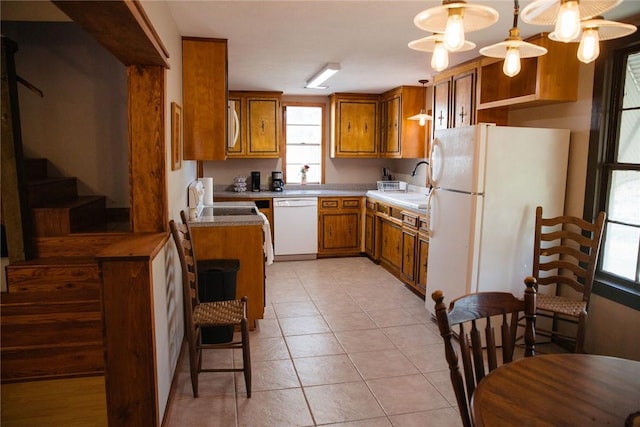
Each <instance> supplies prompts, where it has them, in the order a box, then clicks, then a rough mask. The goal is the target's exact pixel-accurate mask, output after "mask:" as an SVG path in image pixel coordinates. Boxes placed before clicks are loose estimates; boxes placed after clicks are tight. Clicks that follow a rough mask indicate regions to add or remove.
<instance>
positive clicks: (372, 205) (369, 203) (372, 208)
mask: <svg viewBox="0 0 640 427" xmlns="http://www.w3.org/2000/svg"><path fill="white" fill-rule="evenodd" d="M367 210H368V211H375V210H376V202H372V201H370V200H367Z"/></svg>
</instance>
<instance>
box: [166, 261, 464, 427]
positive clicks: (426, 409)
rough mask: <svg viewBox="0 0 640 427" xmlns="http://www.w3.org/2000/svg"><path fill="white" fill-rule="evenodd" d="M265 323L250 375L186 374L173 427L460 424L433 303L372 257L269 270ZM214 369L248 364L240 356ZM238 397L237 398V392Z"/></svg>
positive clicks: (181, 373) (210, 358)
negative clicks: (193, 378)
mask: <svg viewBox="0 0 640 427" xmlns="http://www.w3.org/2000/svg"><path fill="white" fill-rule="evenodd" d="M266 292H267V306H266V309H265V318H264V319H263V320H260V321H259V323H258V327H257V328H256V330H255V331H252V332H251V358H252V368H253V393H252V397H251V398H250V399H247V398H246V393H245V385H244V380H243V377H242V374H233V373H203V374H200V397H199V398H198V399H194V398H193V395H192V392H191V383H190V380H189V370H188V365H187V364H186V363H184V362H186V360H185V358H184V357H183V363H182V364H181V366H179V367H178V374H177V375H178V376H177V380H176V382H175V390H174V397H173V399H172V401H171V402H170V403H169V409H168V412H167V419H166V420H165V426H166V427H178V426H179V427H182V426H224V427H235V426H246V427H260V426H269V427H272V426H278V427H288V426H320V425H331V426H367V427H369V426H370V427H378V426H379V427H383V426H387V427H388V426H403V427H404V426H439V427H442V426H460V425H461V422H460V418H459V416H458V412H457V408H456V406H455V396H454V394H453V389H452V388H451V385H450V383H449V374H448V368H447V364H446V361H445V358H444V349H443V345H442V339H441V338H440V335H439V334H438V332H437V325H436V324H435V323H433V322H432V321H431V320H430V318H429V316H428V314H427V311H426V310H425V308H424V301H423V300H422V299H420V298H419V297H418V296H416V294H414V293H413V292H411V291H410V290H409V289H407V288H406V287H405V285H403V284H402V283H401V282H400V281H399V280H397V279H396V278H394V277H393V276H392V275H391V274H390V273H388V272H387V271H386V270H384V269H383V268H382V267H380V266H378V265H376V264H374V263H372V262H371V261H370V260H369V259H367V258H360V257H358V258H334V259H322V260H314V261H290V262H278V263H275V264H273V265H271V266H269V267H267V282H266ZM205 354H206V355H207V356H206V357H207V358H206V359H205V364H206V363H207V362H209V363H217V364H221V363H222V364H227V365H228V366H231V365H232V364H234V363H236V364H241V360H242V359H241V355H240V352H239V351H238V352H237V353H236V354H233V353H231V351H229V352H226V351H217V352H211V351H209V352H205ZM236 390H237V392H238V393H237V394H236Z"/></svg>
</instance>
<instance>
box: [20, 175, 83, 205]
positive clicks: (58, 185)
mask: <svg viewBox="0 0 640 427" xmlns="http://www.w3.org/2000/svg"><path fill="white" fill-rule="evenodd" d="M27 186H28V190H27V191H28V193H29V206H30V207H32V208H37V207H42V206H49V205H51V204H55V203H60V202H66V201H69V200H74V199H75V198H76V197H78V180H77V179H76V178H75V177H59V178H42V179H35V180H30V181H29V182H28V183H27Z"/></svg>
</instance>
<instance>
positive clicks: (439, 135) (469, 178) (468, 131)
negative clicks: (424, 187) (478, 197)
mask: <svg viewBox="0 0 640 427" xmlns="http://www.w3.org/2000/svg"><path fill="white" fill-rule="evenodd" d="M491 126H493V125H487V124H481V125H476V126H468V127H462V128H453V129H441V130H437V131H436V132H435V139H434V141H433V145H432V150H431V160H430V161H431V165H432V172H431V173H432V178H433V181H432V184H433V186H434V187H439V188H443V189H449V190H456V191H461V192H465V193H473V194H479V193H482V191H483V187H484V182H483V179H484V174H483V173H482V169H483V168H482V166H483V162H484V155H485V150H486V129H487V128H488V127H491Z"/></svg>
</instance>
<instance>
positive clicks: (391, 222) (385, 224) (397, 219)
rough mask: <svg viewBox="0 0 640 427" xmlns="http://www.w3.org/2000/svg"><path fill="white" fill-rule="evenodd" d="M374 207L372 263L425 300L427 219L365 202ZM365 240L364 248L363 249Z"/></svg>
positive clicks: (383, 204)
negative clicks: (378, 263)
mask: <svg viewBox="0 0 640 427" xmlns="http://www.w3.org/2000/svg"><path fill="white" fill-rule="evenodd" d="M369 202H371V206H367V211H369V210H370V209H373V208H374V207H375V228H374V231H373V236H374V238H375V239H376V240H375V241H374V245H372V246H373V250H372V251H370V252H369V251H367V255H369V256H370V257H371V258H372V259H373V260H379V261H380V264H381V265H382V266H383V267H384V268H386V269H387V270H388V271H389V272H391V273H392V274H393V275H394V276H396V277H398V278H399V279H400V280H402V282H403V283H405V284H406V285H407V286H408V287H409V288H410V289H411V290H413V291H414V292H416V293H417V294H419V295H420V296H422V297H424V296H425V294H426V283H427V259H428V253H429V238H428V233H429V231H428V219H427V217H426V215H420V214H418V213H416V212H413V211H409V210H405V209H403V208H400V207H398V206H394V205H392V204H387V203H385V202H381V201H379V200H376V201H375V204H374V201H373V200H368V201H367V204H369ZM367 213H368V212H367ZM366 241H367V239H365V247H366Z"/></svg>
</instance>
